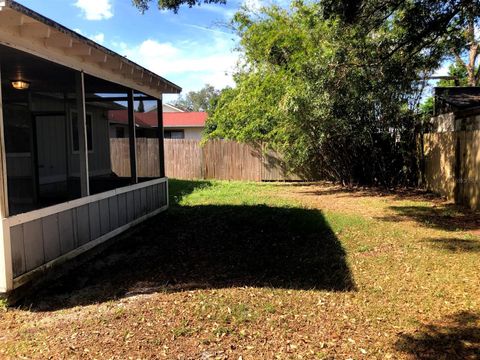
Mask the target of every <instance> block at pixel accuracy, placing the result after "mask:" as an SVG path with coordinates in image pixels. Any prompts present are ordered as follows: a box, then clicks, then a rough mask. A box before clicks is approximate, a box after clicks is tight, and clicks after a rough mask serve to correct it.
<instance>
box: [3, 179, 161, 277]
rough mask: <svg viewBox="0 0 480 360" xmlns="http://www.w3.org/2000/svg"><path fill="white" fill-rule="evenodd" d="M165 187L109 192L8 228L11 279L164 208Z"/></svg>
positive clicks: (157, 182)
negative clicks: (10, 246) (100, 197)
mask: <svg viewBox="0 0 480 360" xmlns="http://www.w3.org/2000/svg"><path fill="white" fill-rule="evenodd" d="M139 185H143V184H139ZM167 186H168V185H167V181H166V180H164V179H158V180H153V181H152V182H150V183H145V186H140V187H137V188H135V189H132V190H129V189H128V188H124V189H118V193H117V191H112V194H111V195H110V196H106V197H104V198H102V199H99V200H95V196H92V198H93V200H92V201H91V202H89V203H87V204H84V203H83V204H80V205H78V206H73V207H72V208H69V209H64V210H59V211H58V212H55V213H53V214H48V215H46V216H42V217H39V218H36V219H34V220H30V221H25V222H23V223H20V224H18V225H13V226H11V227H10V237H11V243H12V256H13V272H14V277H18V276H20V275H22V274H25V273H27V272H29V271H31V270H34V269H35V268H37V267H39V266H41V265H43V264H46V263H48V262H49V261H52V260H54V259H56V258H58V257H59V256H61V255H64V254H67V253H69V252H70V251H72V250H75V249H77V248H79V247H82V246H85V245H87V244H88V243H90V242H91V241H94V240H96V239H99V238H101V237H102V236H107V235H108V234H109V233H111V232H112V231H115V230H117V229H118V228H120V227H122V226H126V225H127V224H129V223H131V222H133V221H135V220H137V219H141V218H142V217H144V216H145V215H148V214H151V213H153V212H155V211H157V210H158V209H161V208H165V207H166V205H167V198H166V196H167ZM84 199H87V198H84ZM80 200H81V199H79V200H76V201H80ZM38 211H41V210H38ZM21 216H23V215H18V217H21ZM30 218H31V217H30ZM12 219H13V222H14V223H15V224H16V223H17V222H18V220H16V219H15V217H13V218H12Z"/></svg>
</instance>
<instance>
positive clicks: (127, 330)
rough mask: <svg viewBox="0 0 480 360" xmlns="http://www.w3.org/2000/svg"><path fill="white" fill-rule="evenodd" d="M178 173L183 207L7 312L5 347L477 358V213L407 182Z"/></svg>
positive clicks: (41, 354)
mask: <svg viewBox="0 0 480 360" xmlns="http://www.w3.org/2000/svg"><path fill="white" fill-rule="evenodd" d="M169 184H170V188H169V191H170V203H171V208H170V209H169V210H168V211H167V212H165V213H162V214H160V215H159V216H158V217H155V218H152V219H151V220H149V221H148V222H146V223H145V224H144V225H142V226H140V227H139V228H138V230H137V232H136V233H134V234H132V235H131V236H130V237H129V238H126V239H125V240H123V241H122V242H119V243H117V244H116V245H115V246H112V248H110V249H108V250H107V251H106V252H105V253H104V254H102V255H101V258H99V259H100V261H102V262H109V261H110V260H109V259H117V260H111V265H109V266H105V265H104V266H101V267H97V266H96V262H95V261H93V262H91V263H88V264H85V265H84V266H82V269H81V271H75V272H72V273H71V274H69V275H68V276H67V277H66V278H64V279H61V280H59V281H58V282H56V283H55V284H54V286H52V288H50V289H48V288H46V289H45V291H44V292H43V293H40V294H36V296H35V298H33V299H29V302H28V303H27V304H28V305H27V307H26V309H24V310H17V309H9V310H8V311H4V312H0V316H3V321H0V334H2V336H5V337H4V338H2V337H0V357H2V355H4V353H2V352H1V351H2V348H3V349H6V352H5V353H6V354H8V355H11V357H13V358H15V357H17V358H20V357H22V356H24V357H34V358H35V357H37V358H46V357H48V356H50V357H52V358H62V357H63V358H69V357H70V358H71V357H82V356H83V355H85V354H87V353H88V354H89V356H90V357H96V358H111V357H122V356H124V355H125V354H129V355H131V356H132V357H134V358H151V357H156V356H161V357H163V358H182V357H185V356H189V357H193V358H202V357H205V358H206V357H211V358H216V357H217V358H222V357H223V358H225V357H227V356H228V358H239V357H240V356H241V357H243V358H245V359H247V358H255V359H256V358H259V359H260V358H264V359H275V358H278V359H294V358H304V359H314V358H326V359H333V358H341V359H343V358H352V359H362V358H371V359H375V358H376V359H383V358H387V359H388V358H390V359H410V358H420V359H463V358H465V359H478V354H479V353H480V298H479V297H478V296H477V294H480V271H479V265H478V264H479V262H478V259H479V258H478V256H479V255H480V241H479V238H478V230H479V229H478V225H477V221H476V216H477V215H476V214H473V213H470V212H467V211H464V210H462V209H461V208H457V207H454V206H452V205H450V204H440V203H439V202H438V200H437V201H436V202H435V203H434V202H432V201H430V200H429V199H428V198H423V197H421V196H418V199H417V198H416V195H415V197H413V196H408V194H406V193H405V192H402V193H399V194H392V195H391V196H389V195H386V194H385V193H382V192H380V191H363V192H360V191H359V192H355V191H352V190H350V191H344V190H343V189H341V188H337V189H336V190H335V191H334V192H331V191H330V190H331V189H329V188H327V186H326V185H309V186H306V185H303V184H275V183H265V184H262V183H248V182H228V181H181V180H172V179H171V180H169ZM326 194H332V195H326ZM85 277H86V278H88V281H84V279H83V278H85ZM76 284H86V285H76ZM138 288H146V289H154V290H152V291H151V292H147V293H145V294H139V295H135V296H133V297H130V296H129V295H128V294H130V293H131V290H132V289H138ZM134 293H135V292H134ZM135 294H137V293H135ZM30 304H31V305H32V307H31V310H30ZM3 334H5V335H3ZM2 339H4V340H2ZM2 341H3V342H2ZM101 341H107V342H108V341H110V342H109V343H108V345H103V343H102V342H101ZM85 349H87V350H88V352H85ZM32 354H33V355H32Z"/></svg>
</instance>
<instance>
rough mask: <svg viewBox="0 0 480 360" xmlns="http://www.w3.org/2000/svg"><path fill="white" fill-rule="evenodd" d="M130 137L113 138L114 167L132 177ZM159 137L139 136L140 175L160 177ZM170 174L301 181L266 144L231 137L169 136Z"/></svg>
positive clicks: (175, 176) (118, 171)
mask: <svg viewBox="0 0 480 360" xmlns="http://www.w3.org/2000/svg"><path fill="white" fill-rule="evenodd" d="M128 152H129V144H128V139H126V138H124V139H111V140H110V153H111V160H112V169H113V171H114V173H115V174H117V175H118V176H130V159H129V156H128ZM158 164H159V161H158V140H157V139H148V138H138V139H137V167H138V175H139V176H140V177H142V176H147V177H151V176H158V173H159V169H158ZM165 171H166V175H167V176H168V177H171V178H177V179H219V180H246V181H288V180H300V177H298V176H297V175H295V174H289V173H288V171H287V170H286V167H285V163H284V161H282V159H281V157H280V156H279V155H278V154H276V153H275V152H273V151H269V150H266V149H265V147H263V146H259V147H255V146H252V145H248V144H242V143H238V142H235V141H228V140H211V141H208V142H207V143H205V144H203V145H200V142H199V141H198V140H185V139H165Z"/></svg>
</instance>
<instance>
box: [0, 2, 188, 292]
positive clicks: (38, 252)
mask: <svg viewBox="0 0 480 360" xmlns="http://www.w3.org/2000/svg"><path fill="white" fill-rule="evenodd" d="M0 24H1V25H0V162H1V164H0V219H1V222H0V233H1V234H2V235H1V236H0V293H7V292H11V291H12V290H15V289H18V288H19V287H21V286H23V285H24V284H26V283H29V282H30V281H32V280H33V279H35V278H37V277H39V276H40V275H42V274H44V272H45V271H47V270H49V269H51V268H53V267H54V266H56V265H58V264H60V263H61V262H64V261H67V260H69V259H72V258H74V257H76V256H78V255H79V254H81V253H83V252H85V251H88V250H89V249H92V248H93V247H95V246H97V245H99V244H101V243H103V242H105V241H106V240H108V239H110V238H112V237H114V236H116V235H118V234H120V233H121V232H123V231H125V230H127V229H128V228H129V227H131V226H134V225H135V224H138V223H140V222H141V221H144V220H145V219H147V218H148V217H151V216H153V215H155V214H158V213H159V212H161V211H163V210H165V209H167V208H168V180H167V178H166V177H165V167H164V153H163V148H162V147H159V153H158V169H157V171H156V174H154V175H153V176H150V177H145V175H144V174H143V176H144V177H140V176H141V175H142V174H139V169H140V166H138V167H137V164H136V159H137V157H136V151H138V150H137V149H135V148H134V147H133V146H131V147H128V148H127V151H126V152H125V153H122V154H119V155H121V156H122V157H124V158H129V161H128V167H129V169H128V170H129V171H128V174H129V175H128V177H119V176H116V175H115V174H113V173H112V167H111V156H110V136H109V130H110V129H109V122H108V110H111V109H118V105H116V104H114V102H122V103H128V104H133V103H134V101H152V100H153V101H156V102H157V107H158V108H163V107H162V97H163V94H166V93H180V92H181V88H180V87H178V86H177V85H175V84H173V83H172V82H170V81H168V80H166V79H164V78H163V77H161V76H159V75H157V74H155V73H153V72H151V71H149V70H147V69H145V68H143V67H141V66H139V65H137V64H135V63H134V62H132V61H130V60H129V59H127V58H125V57H123V56H121V55H119V54H117V53H115V52H113V51H111V50H109V49H107V48H105V47H103V46H102V45H100V44H97V43H95V42H94V41H92V40H90V39H88V38H86V37H84V36H82V35H80V34H78V33H76V32H74V31H72V30H70V29H68V28H66V27H64V26H62V25H60V24H58V23H56V22H54V21H52V20H50V19H48V18H46V17H44V16H42V15H40V14H38V13H36V12H34V11H32V10H30V9H28V8H26V7H24V6H23V5H20V4H18V3H17V2H15V1H13V0H0ZM129 110H130V113H133V107H132V108H130V109H129ZM129 124H130V128H132V129H133V128H134V119H133V117H132V118H131V119H130V121H129ZM152 125H153V124H149V126H152ZM130 135H131V139H132V140H133V141H131V143H132V144H133V143H134V140H135V138H134V131H131V134H130ZM158 135H159V140H160V141H162V140H163V139H162V137H161V135H162V134H160V133H158ZM156 158H157V157H156ZM78 271H81V269H78Z"/></svg>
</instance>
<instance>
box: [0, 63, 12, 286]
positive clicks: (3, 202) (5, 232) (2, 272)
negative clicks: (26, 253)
mask: <svg viewBox="0 0 480 360" xmlns="http://www.w3.org/2000/svg"><path fill="white" fill-rule="evenodd" d="M1 70H2V69H1V68H0V161H1V164H0V221H1V222H0V293H2V292H7V291H9V290H12V289H13V262H12V246H11V243H10V227H9V226H8V225H7V223H6V222H5V221H3V219H5V218H7V217H8V216H9V213H8V189H7V156H6V149H5V134H4V131H3V128H4V126H3V97H2V86H1V84H2V74H1Z"/></svg>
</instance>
